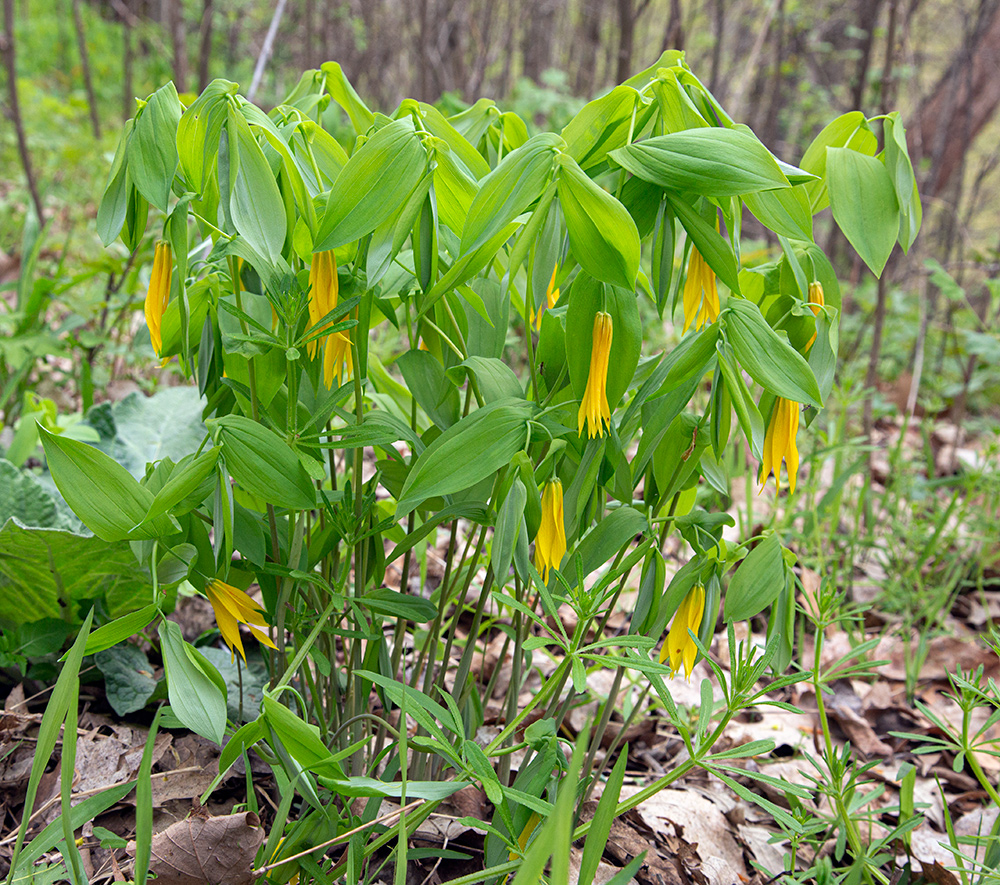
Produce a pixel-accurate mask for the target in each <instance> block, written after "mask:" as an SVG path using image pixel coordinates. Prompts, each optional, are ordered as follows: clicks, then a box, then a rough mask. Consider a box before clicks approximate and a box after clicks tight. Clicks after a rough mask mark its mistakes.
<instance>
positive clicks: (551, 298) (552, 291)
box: [528, 264, 559, 332]
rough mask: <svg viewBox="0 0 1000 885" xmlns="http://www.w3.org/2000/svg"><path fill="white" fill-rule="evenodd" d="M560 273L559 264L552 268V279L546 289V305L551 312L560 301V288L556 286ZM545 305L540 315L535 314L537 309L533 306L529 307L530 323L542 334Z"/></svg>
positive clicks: (541, 308) (539, 312) (539, 310)
mask: <svg viewBox="0 0 1000 885" xmlns="http://www.w3.org/2000/svg"><path fill="white" fill-rule="evenodd" d="M558 272H559V265H558V264H557V265H556V266H555V267H554V268H552V277H551V279H550V280H549V285H548V286H547V287H546V289H545V304H547V305H548V308H549V310H552V308H553V307H555V306H556V302H558V301H559V287H558V286H557V285H556V274H557V273H558ZM545 304H543V305H541V306H540V307H539V308H538V313H537V314H536V313H535V309H534V307H533V306H532V305H530V304H529V305H528V321H529V322H530V323H531V324H532V325H533V326H534V327H535V328H536V329H537V330H538V331H539V332H540V331H541V330H542V314H543V313H545Z"/></svg>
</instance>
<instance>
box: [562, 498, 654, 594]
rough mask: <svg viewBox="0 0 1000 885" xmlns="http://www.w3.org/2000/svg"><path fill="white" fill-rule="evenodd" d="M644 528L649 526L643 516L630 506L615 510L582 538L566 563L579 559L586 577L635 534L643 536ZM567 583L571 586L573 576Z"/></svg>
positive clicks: (607, 560) (609, 560) (574, 580)
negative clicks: (569, 582)
mask: <svg viewBox="0 0 1000 885" xmlns="http://www.w3.org/2000/svg"><path fill="white" fill-rule="evenodd" d="M648 528H649V523H648V522H647V520H646V517H645V515H644V514H642V513H640V512H639V511H638V510H636V509H634V508H632V507H619V508H618V509H617V510H612V511H611V512H610V513H609V514H608V515H607V516H605V517H604V519H602V520H601V521H600V522H599V523H598V524H597V525H596V526H594V528H592V529H591V530H590V532H589V533H588V534H586V535H584V537H583V539H582V540H581V541H580V543H579V544H578V545H577V547H576V550H575V551H574V552H573V553H571V554H570V561H572V560H573V559H575V558H576V557H577V556H580V557H581V559H582V560H583V574H584V577H586V576H587V575H589V574H590V573H591V572H593V571H595V570H596V569H598V568H600V567H601V566H602V565H605V564H607V563H609V562H611V560H612V559H614V557H615V554H616V553H618V551H619V550H621V549H622V547H624V546H625V545H626V544H628V543H629V541H630V540H631V539H632V538H635V537H636V536H637V535H642V534H644V533H645V532H646V530H647V529H648ZM571 583H573V584H574V585H575V583H576V579H575V575H574V579H573V581H572V582H571Z"/></svg>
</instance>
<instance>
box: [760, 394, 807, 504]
mask: <svg viewBox="0 0 1000 885" xmlns="http://www.w3.org/2000/svg"><path fill="white" fill-rule="evenodd" d="M798 430H799V404H798V403H797V402H793V401H792V400H788V399H785V398H784V397H783V396H779V397H778V398H777V399H776V400H775V402H774V408H773V409H772V410H771V420H770V421H769V422H768V424H767V433H765V434H764V452H763V455H764V459H763V461H761V465H760V478H759V479H758V482H759V483H760V490H761V491H764V484H765V483H766V482H767V477H768V476H769V475H770V473H771V471H772V470H774V483H775V485H776V486H777V487H778V488H779V489H780V488H781V477H780V475H779V471H780V469H781V462H782V461H784V462H785V467H786V469H787V470H788V487H789V489H790V490H791V491H793V492H794V491H795V475H796V474H797V473H798V470H799V450H798V448H797V447H796V445H795V435H796V434H797V433H798Z"/></svg>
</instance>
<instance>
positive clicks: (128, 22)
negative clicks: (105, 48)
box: [112, 0, 135, 120]
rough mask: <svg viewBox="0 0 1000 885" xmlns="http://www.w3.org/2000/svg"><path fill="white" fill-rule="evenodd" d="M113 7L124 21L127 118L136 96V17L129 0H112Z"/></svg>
mask: <svg viewBox="0 0 1000 885" xmlns="http://www.w3.org/2000/svg"><path fill="white" fill-rule="evenodd" d="M112 8H113V9H114V10H115V12H117V13H118V20H119V21H120V22H121V23H122V119H123V120H127V119H128V118H129V117H131V116H132V108H133V99H134V97H135V94H134V92H133V89H132V67H133V62H134V59H135V54H134V51H133V49H132V26H133V24H134V23H135V17H134V16H133V15H132V10H131V9H129V7H128V5H127V0H118V2H112Z"/></svg>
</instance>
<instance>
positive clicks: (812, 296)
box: [806, 280, 826, 353]
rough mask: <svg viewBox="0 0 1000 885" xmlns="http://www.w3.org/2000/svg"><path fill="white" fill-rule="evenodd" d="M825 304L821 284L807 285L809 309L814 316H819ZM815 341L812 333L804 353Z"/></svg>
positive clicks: (812, 283) (816, 282) (813, 282)
mask: <svg viewBox="0 0 1000 885" xmlns="http://www.w3.org/2000/svg"><path fill="white" fill-rule="evenodd" d="M825 304H826V299H825V298H824V297H823V284H822V283H821V282H820V281H819V280H813V281H812V282H811V283H810V284H809V307H810V308H811V309H812V312H813V314H814V315H815V316H819V312H820V311H821V310H822V309H823V306H824V305H825ZM815 341H816V333H815V332H813V336H812V338H810V339H809V343H808V344H807V345H806V352H807V353H808V352H809V348H810V347H812V346H813V343H814V342H815Z"/></svg>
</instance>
